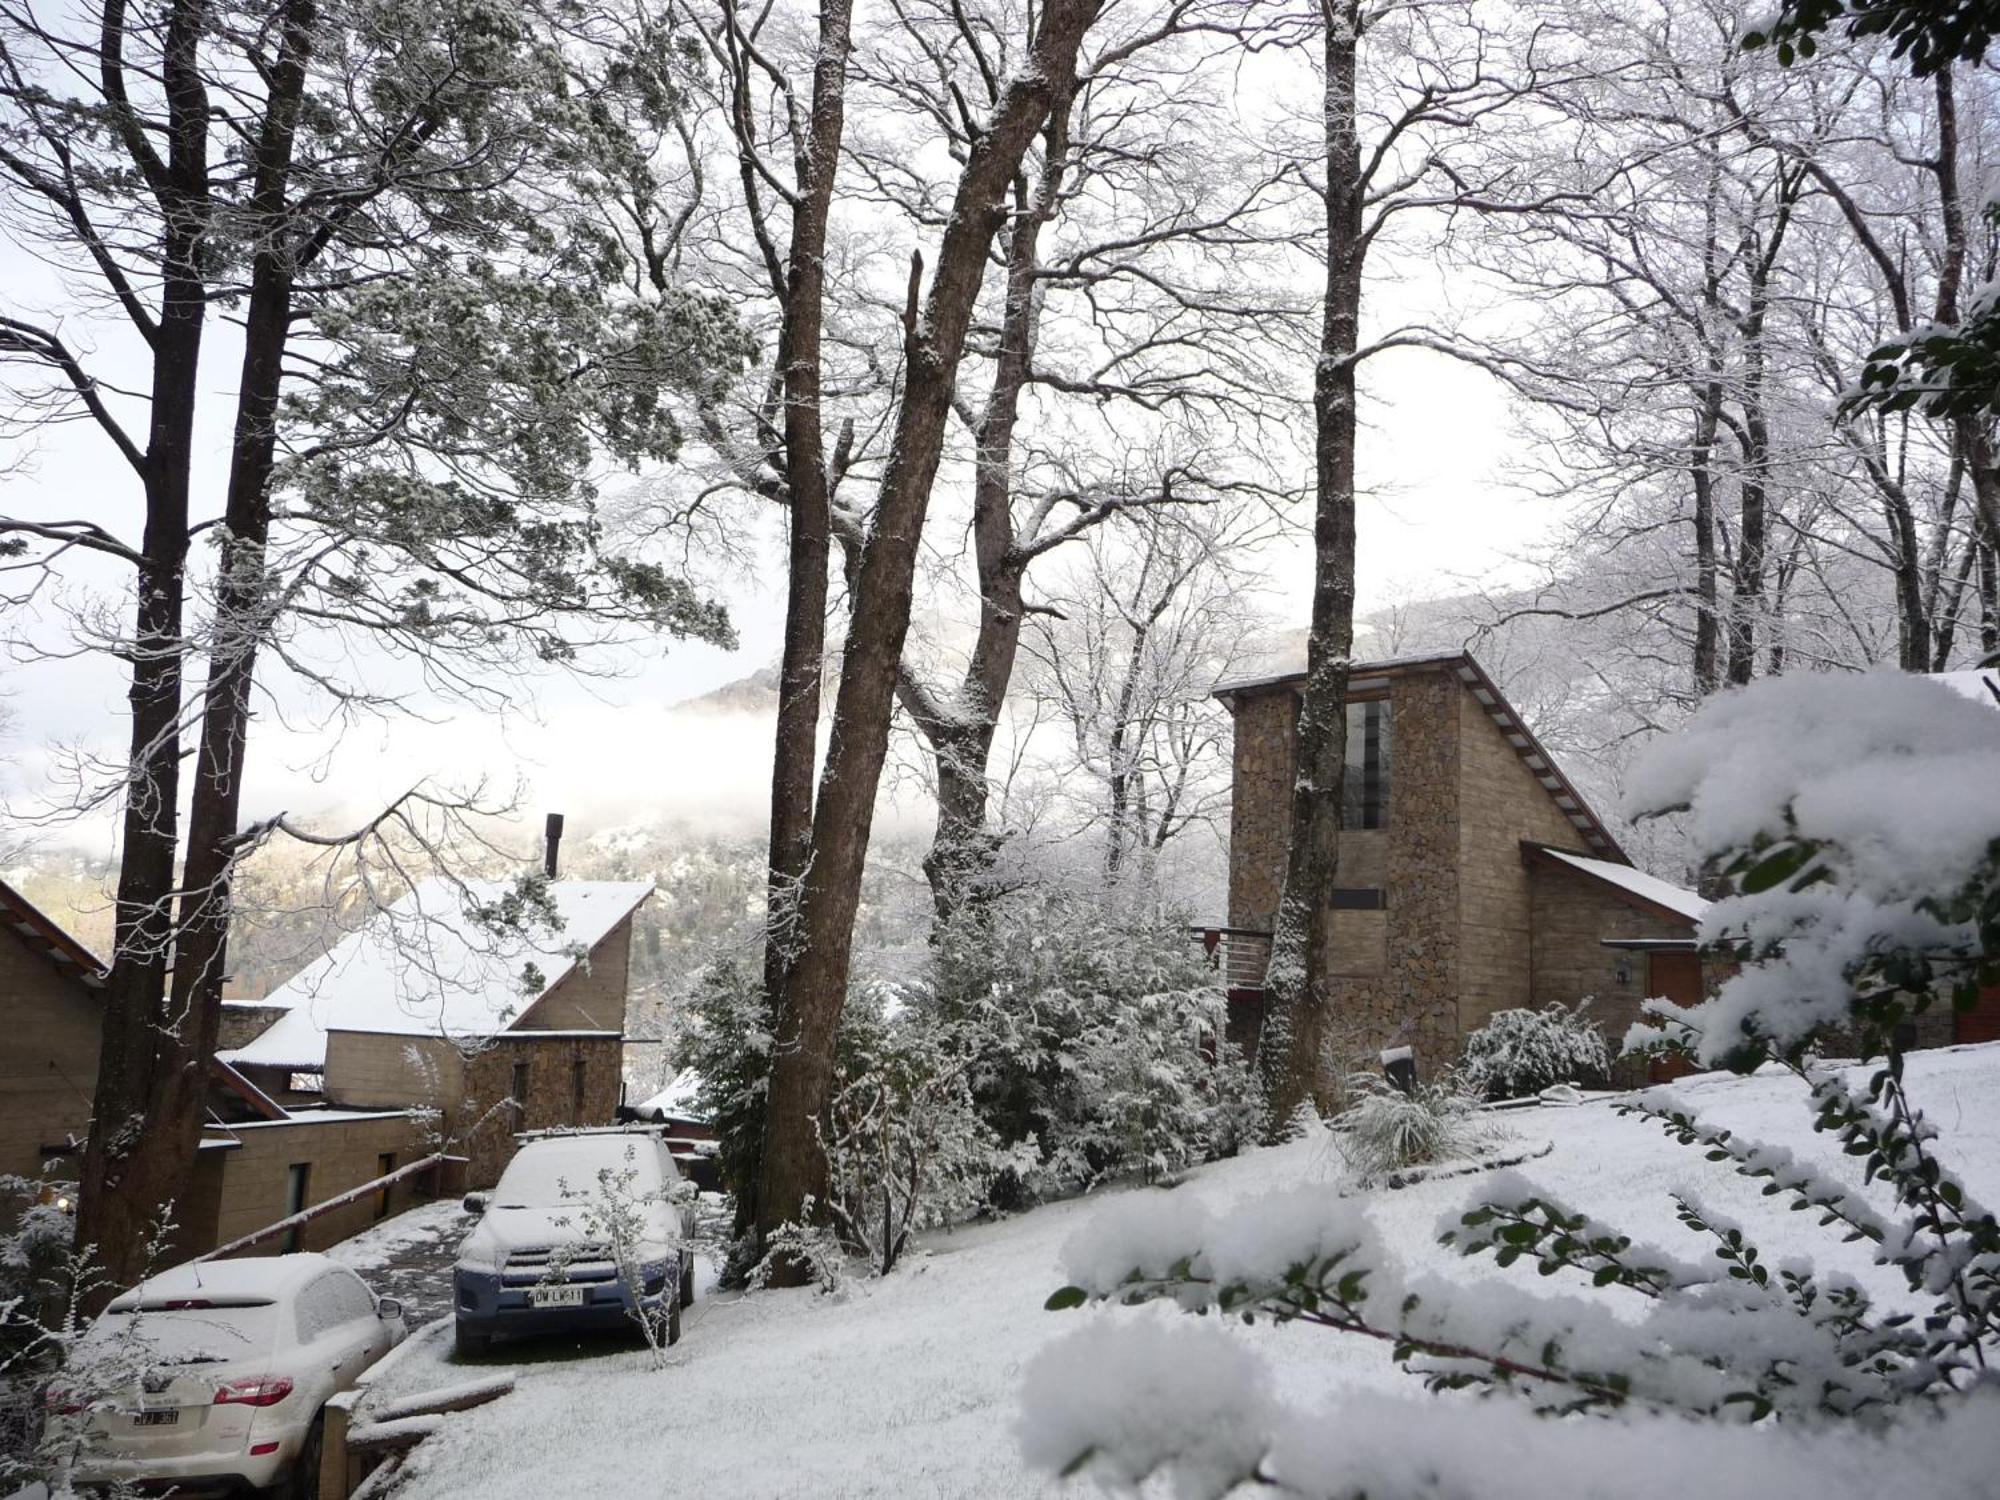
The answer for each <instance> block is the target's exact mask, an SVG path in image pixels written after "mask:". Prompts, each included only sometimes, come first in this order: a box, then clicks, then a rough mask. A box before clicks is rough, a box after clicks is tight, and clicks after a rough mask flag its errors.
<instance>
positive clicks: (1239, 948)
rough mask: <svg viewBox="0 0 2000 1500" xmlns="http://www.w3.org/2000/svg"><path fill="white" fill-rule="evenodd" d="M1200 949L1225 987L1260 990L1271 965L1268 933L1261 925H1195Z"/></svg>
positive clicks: (1269, 935)
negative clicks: (1266, 971)
mask: <svg viewBox="0 0 2000 1500" xmlns="http://www.w3.org/2000/svg"><path fill="white" fill-rule="evenodd" d="M1192 930H1193V932H1194V934H1195V936H1196V937H1198V938H1200V939H1201V946H1202V951H1203V952H1204V953H1206V954H1207V955H1208V961H1209V964H1210V966H1211V967H1213V968H1214V969H1215V970H1216V972H1217V973H1218V974H1219V975H1220V976H1221V978H1222V987H1223V988H1224V989H1226V990H1261V989H1262V988H1263V987H1264V972H1265V970H1267V969H1269V968H1270V967H1271V934H1270V932H1269V931H1268V930H1267V929H1265V928H1261V927H1196V928H1194V929H1192Z"/></svg>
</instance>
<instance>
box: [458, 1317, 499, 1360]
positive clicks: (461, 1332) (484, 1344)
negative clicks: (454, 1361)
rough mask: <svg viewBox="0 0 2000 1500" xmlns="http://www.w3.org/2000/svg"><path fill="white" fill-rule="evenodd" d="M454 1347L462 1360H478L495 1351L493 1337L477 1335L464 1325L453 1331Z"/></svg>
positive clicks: (486, 1334) (487, 1334)
mask: <svg viewBox="0 0 2000 1500" xmlns="http://www.w3.org/2000/svg"><path fill="white" fill-rule="evenodd" d="M452 1347H453V1349H454V1350H456V1351H457V1354H458V1357H459V1358H460V1359H477V1358H479V1357H480V1356H481V1355H482V1354H489V1353H491V1352H492V1350H493V1335H492V1334H490V1333H476V1332H474V1331H473V1330H472V1329H470V1328H467V1327H466V1326H465V1325H464V1324H463V1323H460V1324H457V1325H456V1326H455V1327H454V1328H453V1329H452Z"/></svg>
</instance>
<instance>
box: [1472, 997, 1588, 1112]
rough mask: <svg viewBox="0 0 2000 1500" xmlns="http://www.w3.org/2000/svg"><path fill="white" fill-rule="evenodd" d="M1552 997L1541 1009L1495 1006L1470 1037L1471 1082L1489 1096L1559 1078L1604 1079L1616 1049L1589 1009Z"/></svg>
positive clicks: (1534, 1090) (1532, 1089)
mask: <svg viewBox="0 0 2000 1500" xmlns="http://www.w3.org/2000/svg"><path fill="white" fill-rule="evenodd" d="M1589 1007H1590V1001H1589V1000H1587V999H1586V1000H1584V1001H1581V1002H1580V1003H1578V1004H1577V1005H1576V1006H1574V1007H1571V1006H1567V1005H1562V1004H1560V1003H1553V1002H1552V1003H1550V1004H1548V1005H1545V1006H1543V1007H1542V1008H1541V1009H1540V1010H1502V1011H1495V1012H1494V1013H1493V1016H1492V1018H1491V1019H1490V1020H1488V1021H1487V1023H1486V1024H1485V1025H1484V1026H1482V1027H1480V1028H1479V1030H1477V1031H1475V1032H1473V1033H1472V1035H1471V1036H1469V1037H1467V1038H1466V1039H1465V1061H1464V1063H1463V1065H1462V1067H1461V1072H1462V1073H1463V1074H1464V1077H1465V1081H1466V1085H1467V1086H1468V1087H1469V1088H1471V1089H1473V1090H1475V1091H1476V1092H1478V1093H1481V1094H1483V1095H1485V1096H1486V1097H1487V1098H1489V1099H1509V1098H1519V1097H1521V1096H1523V1095H1527V1094H1539V1093H1540V1092H1541V1091H1542V1090H1543V1089H1545V1088H1549V1087H1550V1086H1552V1085H1554V1084H1558V1083H1580V1082H1587V1083H1599V1084H1601V1083H1602V1082H1603V1081H1604V1079H1605V1077H1606V1075H1607V1074H1609V1073H1610V1071H1611V1049H1610V1047H1609V1046H1608V1045H1607V1044H1606V1042H1605V1040H1604V1033H1603V1032H1602V1031H1600V1030H1599V1029H1598V1027H1597V1025H1596V1023H1595V1022H1593V1021H1592V1020H1591V1019H1590V1018H1589V1016H1588V1015H1586V1014H1585V1012H1586V1011H1587V1010H1588V1009H1589Z"/></svg>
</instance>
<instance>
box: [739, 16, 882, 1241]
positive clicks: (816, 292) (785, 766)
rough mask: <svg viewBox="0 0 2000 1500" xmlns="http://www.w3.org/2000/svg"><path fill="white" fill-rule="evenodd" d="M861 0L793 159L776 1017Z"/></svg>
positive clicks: (828, 63)
mask: <svg viewBox="0 0 2000 1500" xmlns="http://www.w3.org/2000/svg"><path fill="white" fill-rule="evenodd" d="M853 19H854V9H853V4H852V0H822V4H821V5H820V12H819V50H818V52H817V53H816V54H815V58H814V63H813V98H812V115H811V121H810V125H809V133H808V136H807V143H806V146H805V149H804V151H803V152H802V153H801V155H800V158H799V160H798V162H797V164H796V176H797V180H798V183H799V199H798V202H797V205H796V206H795V208H794V211H793V217H792V235H791V246H790V249H789V251H788V256H787V261H786V266H785V315H784V326H783V328H782V330H781V332H780V335H779V340H778V360H779V366H780V371H781V376H780V378H781V380H782V382H783V392H784V405H785V415H784V437H785V450H784V468H785V499H786V504H787V523H788V526H789V533H790V535H789V547H788V555H787V557H786V592H785V643H784V650H783V653H782V656H781V658H780V661H779V666H778V728H777V738H776V741H775V744H774V746H773V751H772V757H771V838H770V855H769V858H770V866H769V870H768V872H767V874H766V886H765V911H766V919H765V935H764V999H765V1004H766V1006H767V1007H768V1008H770V1010H771V1011H772V1013H773V1014H775V1013H776V1011H777V1007H778V1005H779V1003H780V998H781V996H782V995H783V993H784V986H785V976H786V974H787V972H788V971H789V970H790V968H791V965H792V961H793V959H794V957H795V956H796V954H797V951H798V929H797V918H798V902H799V896H800V888H801V883H802V882H803V881H804V879H805V874H806V868H807V864H808V861H809V860H810V859H811V854H812V818H813V771H814V769H815V766H816V762H817V758H818V751H819V708H820V684H821V679H822V677H823V675H824V670H825V659H826V592H827V578H826V570H827V566H828V563H829V561H830V552H831V541H830V536H831V530H832V515H831V506H832V496H831V491H830V485H829V480H828V474H827V460H826V430H825V414H824V403H823V391H822V387H821V375H822V372H821V335H822V332H823V328H824V322H825V302H826V234H827V219H828V216H829V213H830V209H831V204H832V201H833V186H834V180H835V178H836V176H837V175H838V173H839V168H840V143H841V137H842V135H843V133H844V131H845V129H846V111H847V62H848V54H849V50H850V47H851V40H852V29H853ZM758 1222H759V1221H758V1215H757V1194H756V1184H755V1182H754V1181H752V1182H745V1183H742V1184H739V1185H738V1194H737V1204H736V1229H737V1233H738V1234H742V1233H743V1232H745V1231H746V1230H749V1229H751V1228H753V1227H755V1226H756V1225H757V1223H758Z"/></svg>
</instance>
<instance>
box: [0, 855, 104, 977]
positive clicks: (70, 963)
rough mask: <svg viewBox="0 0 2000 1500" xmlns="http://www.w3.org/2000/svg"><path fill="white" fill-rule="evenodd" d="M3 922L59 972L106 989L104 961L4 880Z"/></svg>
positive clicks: (0, 887)
mask: <svg viewBox="0 0 2000 1500" xmlns="http://www.w3.org/2000/svg"><path fill="white" fill-rule="evenodd" d="M0 921H4V922H5V923H6V924H7V926H8V927H9V928H10V929H11V930H12V931H13V933H14V935H15V936H16V937H18V938H20V939H21V940H22V941H24V942H25V943H27V944H28V945H29V946H30V947H33V948H39V949H41V950H42V952H44V953H45V954H47V955H48V957H49V961H50V962H51V963H53V964H55V965H56V967H57V968H58V969H61V970H63V971H64V972H65V973H68V972H72V971H73V972H74V973H75V976H76V978H77V981H78V982H79V983H81V984H82V985H83V986H84V987H85V988H87V989H93V990H95V989H102V988H103V987H104V973H105V969H106V965H105V963H104V961H103V960H102V959H100V958H99V957H98V956H97V955H96V954H95V953H92V952H91V951H90V950H89V949H88V948H86V947H84V946H83V944H82V943H80V942H78V941H77V940H76V939H75V938H73V937H71V936H70V935H69V933H68V932H66V931H65V930H64V929H63V927H62V925H61V924H60V923H58V922H57V921H56V920H55V918H53V917H51V916H49V915H48V914H47V913H46V912H44V911H43V910H42V909H41V908H40V907H38V906H36V905H35V903H34V902H32V901H30V900H29V899H28V898H27V897H26V896H24V895H22V894H21V893H20V892H19V891H17V890H15V889H14V887H12V886H11V885H9V884H7V882H6V881H4V880H0Z"/></svg>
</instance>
